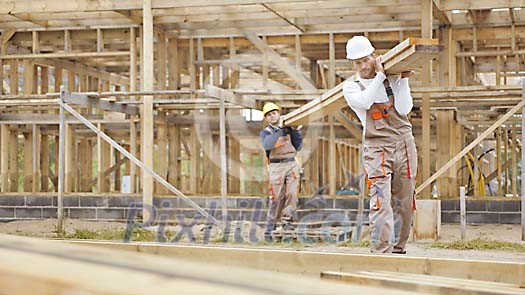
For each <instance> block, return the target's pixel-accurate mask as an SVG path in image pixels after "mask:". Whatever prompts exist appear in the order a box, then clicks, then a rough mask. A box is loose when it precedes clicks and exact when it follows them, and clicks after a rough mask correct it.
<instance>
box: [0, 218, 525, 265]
mask: <svg viewBox="0 0 525 295" xmlns="http://www.w3.org/2000/svg"><path fill="white" fill-rule="evenodd" d="M65 228H66V233H65V235H64V236H65V237H66V238H75V237H78V234H79V233H80V234H81V233H91V232H102V231H103V232H120V233H122V232H124V231H125V229H126V224H125V223H121V222H101V221H87V220H78V219H68V220H66V225H65ZM149 230H150V231H151V235H150V237H155V235H156V233H157V231H158V228H157V227H152V228H149ZM249 230H250V228H249V226H247V225H246V226H243V227H242V231H241V236H243V237H244V241H243V242H240V243H239V242H235V240H234V238H233V236H234V233H233V232H234V230H232V233H231V237H232V238H231V239H229V241H228V242H226V243H225V242H222V241H221V238H222V237H223V235H222V232H220V231H218V230H217V229H212V230H211V231H210V239H209V240H208V243H206V245H208V246H218V247H249V248H283V249H288V250H289V249H295V250H298V251H300V250H309V251H326V252H338V253H358V254H366V253H369V249H368V247H367V246H366V245H367V242H366V241H367V239H368V231H367V228H366V227H365V228H364V230H363V235H362V236H363V239H362V242H361V243H359V244H358V245H351V246H350V245H349V244H350V243H348V242H345V243H342V244H341V243H339V244H335V243H333V244H332V243H310V244H306V243H299V242H296V241H294V242H291V243H282V242H274V243H266V242H258V243H252V242H249V238H248V237H249ZM165 231H166V236H167V242H168V243H169V242H172V238H173V236H174V235H175V234H176V233H177V232H178V231H179V228H178V227H177V226H167V227H166V229H165ZM192 232H194V234H195V237H196V242H195V243H194V244H196V245H203V244H204V242H203V241H202V239H201V237H200V235H202V233H203V232H204V228H203V227H202V226H199V225H196V226H195V229H193V230H192ZM0 233H5V234H13V235H20V236H29V237H39V238H50V239H54V238H57V234H56V220H54V219H47V220H25V221H10V222H0ZM170 235H171V238H170ZM256 236H257V237H258V238H259V240H260V241H262V240H263V239H262V230H261V229H260V228H257V230H256ZM85 238H89V237H88V236H86V237H85ZM475 239H480V240H482V241H484V240H488V241H491V242H494V241H502V242H511V243H515V245H517V246H518V248H517V249H506V250H492V249H484V250H458V249H442V248H436V247H434V246H435V245H436V244H435V241H433V240H420V241H413V240H412V239H411V241H410V242H409V244H408V246H407V256H415V257H433V258H457V259H472V260H490V261H508V262H525V250H524V249H525V242H523V241H521V227H520V225H510V224H484V225H469V226H468V227H467V240H475ZM113 240H114V241H118V240H119V238H118V235H115V238H114V239H113ZM458 240H460V228H459V225H457V224H443V225H442V226H441V237H440V240H439V242H441V243H444V244H447V243H450V242H453V241H458ZM131 241H134V239H133V237H132V238H131ZM142 241H144V240H142ZM177 243H180V244H188V243H190V242H189V240H188V237H187V235H184V236H183V238H182V239H181V240H180V241H178V242H177ZM489 244H490V243H489Z"/></svg>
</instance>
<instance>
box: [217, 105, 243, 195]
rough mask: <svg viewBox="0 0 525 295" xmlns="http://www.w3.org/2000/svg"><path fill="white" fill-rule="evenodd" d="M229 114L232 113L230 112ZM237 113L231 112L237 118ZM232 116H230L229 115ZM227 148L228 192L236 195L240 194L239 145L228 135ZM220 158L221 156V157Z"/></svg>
mask: <svg viewBox="0 0 525 295" xmlns="http://www.w3.org/2000/svg"><path fill="white" fill-rule="evenodd" d="M230 112H232V111H231V110H230ZM237 112H238V111H233V113H234V114H235V116H237V115H238V114H237ZM229 115H232V114H229ZM227 139H228V143H229V147H228V153H227V158H228V160H229V161H228V162H229V163H228V168H227V171H228V192H230V193H234V194H238V193H240V178H239V177H240V164H241V145H240V143H239V141H238V140H237V138H235V136H233V135H232V134H230V136H228V137H227ZM221 156H222V155H221Z"/></svg>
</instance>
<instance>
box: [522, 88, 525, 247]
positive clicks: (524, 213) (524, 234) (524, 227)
mask: <svg viewBox="0 0 525 295" xmlns="http://www.w3.org/2000/svg"><path fill="white" fill-rule="evenodd" d="M521 87H522V89H521V99H522V101H525V83H523V81H522V85H521ZM524 114H525V106H524V107H523V108H522V109H521V142H522V146H521V240H522V241H525V169H524V168H523V163H525V148H523V143H524V142H525V129H524V127H523V126H525V116H524Z"/></svg>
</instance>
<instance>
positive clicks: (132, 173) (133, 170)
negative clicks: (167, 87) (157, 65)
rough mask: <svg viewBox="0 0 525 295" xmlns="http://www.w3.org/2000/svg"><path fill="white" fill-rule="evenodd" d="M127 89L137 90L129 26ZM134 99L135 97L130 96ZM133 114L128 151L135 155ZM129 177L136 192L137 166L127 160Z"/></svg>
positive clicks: (134, 36)
mask: <svg viewBox="0 0 525 295" xmlns="http://www.w3.org/2000/svg"><path fill="white" fill-rule="evenodd" d="M129 91H131V92H133V91H137V33H136V29H135V28H133V27H132V28H130V31H129ZM132 99H135V97H132ZM135 118H136V116H135V115H132V116H130V123H129V152H130V153H131V154H132V155H133V156H135V157H138V155H137V125H136V123H135ZM129 178H130V185H129V186H130V193H132V194H133V193H135V192H136V187H137V166H136V165H135V164H133V163H132V162H131V161H129Z"/></svg>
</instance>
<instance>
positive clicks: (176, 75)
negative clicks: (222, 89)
mask: <svg viewBox="0 0 525 295" xmlns="http://www.w3.org/2000/svg"><path fill="white" fill-rule="evenodd" d="M168 42H169V43H168V48H169V54H168V77H169V80H168V85H169V89H172V90H175V89H180V71H179V46H178V39H177V37H171V38H169V41H168ZM217 85H218V84H217Z"/></svg>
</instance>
